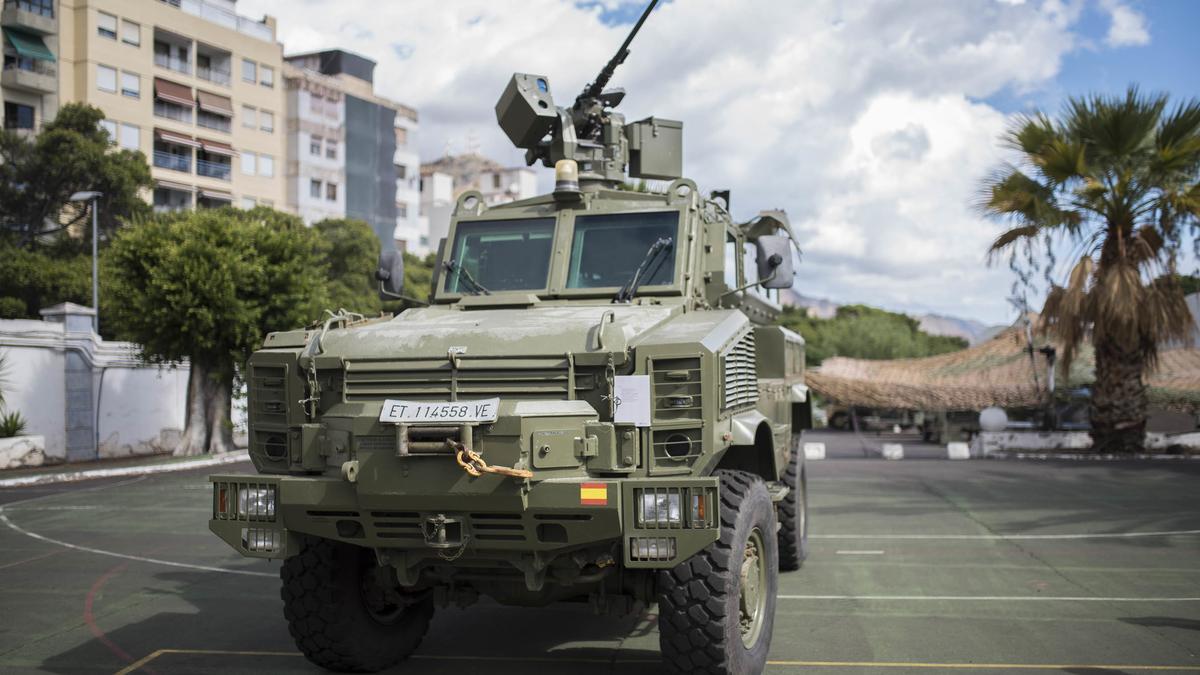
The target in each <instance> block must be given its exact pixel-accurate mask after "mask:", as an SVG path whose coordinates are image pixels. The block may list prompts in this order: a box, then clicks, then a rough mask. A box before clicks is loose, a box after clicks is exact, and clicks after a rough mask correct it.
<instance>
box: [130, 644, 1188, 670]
mask: <svg viewBox="0 0 1200 675" xmlns="http://www.w3.org/2000/svg"><path fill="white" fill-rule="evenodd" d="M167 654H188V655H193V656H197V655H198V656H205V655H209V656H300V653H299V652H266V651H262V652H259V651H236V650H224V649H159V650H158V651H156V652H153V653H151V654H148V655H147V656H144V657H142V658H141V659H138V660H137V661H134V662H133V663H131V664H129V665H128V666H126V667H124V668H122V669H121V670H119V671H117V673H116V675H129V674H130V673H133V672H134V671H137V670H139V669H141V668H144V667H146V666H147V665H149V664H150V662H152V661H154V660H155V659H158V658H159V657H161V656H165V655H167ZM410 658H413V659H416V660H426V661H508V662H528V663H545V662H549V661H554V662H561V663H613V661H612V660H611V659H595V658H593V659H581V658H570V657H567V658H559V657H554V656H466V655H451V654H445V655H443V654H414V655H412V657H410ZM616 663H658V660H657V659H617V660H616ZM767 665H768V666H790V667H803V668H905V669H922V668H923V669H929V670H1067V669H1076V670H1135V671H1172V672H1196V671H1197V670H1200V665H1195V666H1135V665H1112V664H1062V663H919V662H915V661H767Z"/></svg>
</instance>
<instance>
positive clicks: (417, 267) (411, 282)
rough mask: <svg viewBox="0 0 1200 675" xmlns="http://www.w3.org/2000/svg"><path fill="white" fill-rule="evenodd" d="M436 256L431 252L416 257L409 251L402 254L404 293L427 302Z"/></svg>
mask: <svg viewBox="0 0 1200 675" xmlns="http://www.w3.org/2000/svg"><path fill="white" fill-rule="evenodd" d="M436 263H437V256H436V255H435V254H433V253H430V254H429V255H427V256H425V257H424V258H418V257H417V256H415V255H413V254H411V253H405V254H404V294H405V295H407V296H409V297H412V298H415V299H417V300H420V301H421V302H429V292H430V290H431V289H432V286H433V266H434V265H435V264H436Z"/></svg>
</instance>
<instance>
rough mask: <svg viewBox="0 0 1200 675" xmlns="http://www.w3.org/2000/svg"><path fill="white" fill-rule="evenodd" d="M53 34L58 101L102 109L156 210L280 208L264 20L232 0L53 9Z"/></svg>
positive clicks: (85, 2) (101, 2) (278, 150)
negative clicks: (148, 181) (147, 176)
mask: <svg viewBox="0 0 1200 675" xmlns="http://www.w3.org/2000/svg"><path fill="white" fill-rule="evenodd" d="M27 1H28V0H17V2H18V3H21V2H27ZM49 2H50V0H46V3H47V4H48V3H49ZM7 5H8V0H6V2H5V7H6V8H7ZM6 16H7V14H6ZM58 27H59V31H58V33H57V38H58V45H59V53H58V57H57V70H58V94H59V96H58V99H59V101H61V102H64V103H65V102H69V101H81V102H85V103H89V104H91V105H94V106H96V107H98V108H100V109H101V110H103V111H104V114H105V117H106V119H105V120H104V122H103V124H104V126H105V128H107V129H108V131H109V133H110V134H111V135H112V137H113V139H114V140H115V142H116V143H117V144H119V145H120V146H121V147H123V148H128V149H131V150H140V151H142V152H143V153H145V155H146V156H147V158H148V159H149V161H150V165H151V175H152V177H153V178H154V183H155V185H154V190H153V197H152V198H153V203H154V208H155V209H156V210H159V211H172V210H181V209H188V208H194V207H201V208H203V207H217V206H227V205H233V206H239V207H244V208H249V207H252V206H254V205H256V204H263V205H267V206H275V207H283V206H284V205H285V203H286V190H285V187H284V176H283V166H282V164H283V161H284V156H285V149H286V134H285V133H284V130H283V128H282V121H283V119H284V118H285V117H286V112H285V109H284V104H285V99H284V88H283V84H282V82H281V81H280V79H281V76H282V69H283V47H282V46H281V45H280V44H279V43H278V42H276V40H275V22H274V19H272V18H270V17H265V18H264V19H263V20H261V21H256V20H253V19H249V18H246V17H243V16H239V15H238V14H237V11H236V0H60V2H59V3H58Z"/></svg>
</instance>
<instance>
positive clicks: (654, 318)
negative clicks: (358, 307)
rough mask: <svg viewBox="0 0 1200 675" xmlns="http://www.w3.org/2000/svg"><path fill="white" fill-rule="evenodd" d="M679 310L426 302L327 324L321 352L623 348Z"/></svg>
mask: <svg viewBox="0 0 1200 675" xmlns="http://www.w3.org/2000/svg"><path fill="white" fill-rule="evenodd" d="M606 313H611V314H612V318H611V319H610V318H609V317H607V316H605V314H606ZM680 313H682V308H681V307H679V306H664V305H650V306H641V305H633V306H629V305H585V306H554V307H530V308H525V309H473V310H470V311H462V310H456V309H444V308H440V307H426V308H421V309H410V310H408V311H406V312H404V313H403V314H401V315H399V316H397V317H396V318H394V319H392V320H390V321H385V322H382V323H375V324H369V325H366V326H357V327H351V328H348V329H341V330H330V331H329V332H328V333H327V334H326V335H325V338H324V339H323V340H322V344H321V352H322V354H325V355H330V356H341V357H343V358H347V359H388V358H396V357H402V358H416V359H424V358H445V357H446V355H447V353H448V352H449V350H450V349H451V348H454V349H456V350H458V349H462V350H465V352H464V355H465V356H467V357H475V356H493V355H494V356H502V357H512V356H534V355H546V354H565V353H567V352H571V353H574V354H582V353H588V352H606V351H621V350H624V349H625V347H626V346H627V345H629V344H630V343H631V342H633V341H634V340H635V339H636V338H637V337H638V336H640V335H642V334H644V333H646V332H648V331H651V330H652V329H654V328H655V327H656V326H658V325H660V324H662V323H663V322H665V321H667V320H668V319H670V318H671V317H672V316H674V315H677V314H680ZM601 319H603V320H604V327H603V328H601ZM601 343H603V345H602V344H601Z"/></svg>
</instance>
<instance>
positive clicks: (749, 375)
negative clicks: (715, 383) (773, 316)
mask: <svg viewBox="0 0 1200 675" xmlns="http://www.w3.org/2000/svg"><path fill="white" fill-rule="evenodd" d="M755 358H756V357H755V351H754V333H753V332H748V333H746V334H745V335H744V336H742V337H741V338H740V339H738V340H737V342H734V343H733V346H731V347H730V348H729V349H728V351H726V352H725V354H724V355H722V356H721V362H722V367H723V369H724V371H725V381H724V390H725V408H726V409H729V408H741V407H743V406H749V405H754V404H756V403H758V372H757V370H756V368H755Z"/></svg>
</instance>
